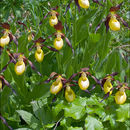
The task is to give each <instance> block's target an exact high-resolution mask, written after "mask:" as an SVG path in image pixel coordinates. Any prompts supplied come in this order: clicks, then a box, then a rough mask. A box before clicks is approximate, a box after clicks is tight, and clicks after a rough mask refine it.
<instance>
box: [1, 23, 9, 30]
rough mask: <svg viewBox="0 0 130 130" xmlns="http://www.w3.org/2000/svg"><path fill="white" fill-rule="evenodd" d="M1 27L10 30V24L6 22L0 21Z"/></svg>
mask: <svg viewBox="0 0 130 130" xmlns="http://www.w3.org/2000/svg"><path fill="white" fill-rule="evenodd" d="M1 25H2V27H3V28H5V29H8V30H10V25H9V24H8V23H1Z"/></svg>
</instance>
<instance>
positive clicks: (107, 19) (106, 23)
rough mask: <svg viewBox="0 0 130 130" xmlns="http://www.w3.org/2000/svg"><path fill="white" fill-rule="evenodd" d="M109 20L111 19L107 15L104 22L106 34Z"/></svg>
mask: <svg viewBox="0 0 130 130" xmlns="http://www.w3.org/2000/svg"><path fill="white" fill-rule="evenodd" d="M110 19H111V16H110V15H108V16H107V17H106V21H105V26H106V32H108V30H109V21H110Z"/></svg>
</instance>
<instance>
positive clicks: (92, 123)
mask: <svg viewBox="0 0 130 130" xmlns="http://www.w3.org/2000/svg"><path fill="white" fill-rule="evenodd" d="M85 129H87V130H103V124H102V123H101V122H100V121H99V120H97V119H96V118H94V117H92V116H88V117H87V118H86V119H85Z"/></svg>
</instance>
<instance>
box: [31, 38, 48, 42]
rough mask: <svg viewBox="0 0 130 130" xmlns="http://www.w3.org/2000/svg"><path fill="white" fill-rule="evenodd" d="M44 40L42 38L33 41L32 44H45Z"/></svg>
mask: <svg viewBox="0 0 130 130" xmlns="http://www.w3.org/2000/svg"><path fill="white" fill-rule="evenodd" d="M45 41H46V39H43V38H42V37H40V38H38V39H37V40H35V41H33V42H34V43H42V42H45Z"/></svg>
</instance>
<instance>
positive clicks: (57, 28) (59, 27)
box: [54, 21, 64, 31]
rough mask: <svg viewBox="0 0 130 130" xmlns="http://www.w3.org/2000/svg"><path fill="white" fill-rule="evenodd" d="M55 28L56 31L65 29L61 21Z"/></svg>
mask: <svg viewBox="0 0 130 130" xmlns="http://www.w3.org/2000/svg"><path fill="white" fill-rule="evenodd" d="M54 28H55V29H56V30H60V31H62V29H63V28H64V27H63V26H62V22H61V21H58V23H57V24H56V25H54Z"/></svg>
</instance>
